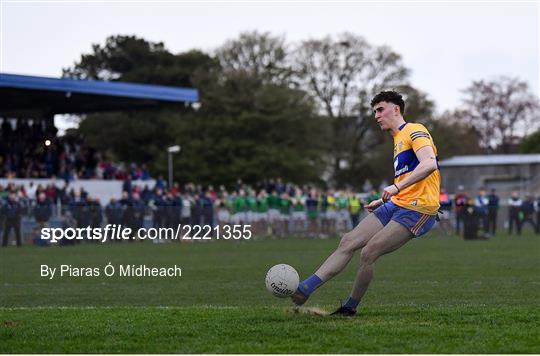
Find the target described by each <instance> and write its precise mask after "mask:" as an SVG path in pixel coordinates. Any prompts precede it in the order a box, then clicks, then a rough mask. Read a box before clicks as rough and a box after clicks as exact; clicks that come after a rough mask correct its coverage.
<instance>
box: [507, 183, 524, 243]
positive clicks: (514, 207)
mask: <svg viewBox="0 0 540 356" xmlns="http://www.w3.org/2000/svg"><path fill="white" fill-rule="evenodd" d="M522 203H523V202H522V201H521V199H520V198H519V193H518V192H517V191H513V192H512V196H511V197H510V199H508V234H509V235H512V230H513V229H514V224H516V228H517V231H518V235H520V234H521V219H520V211H521V204H522Z"/></svg>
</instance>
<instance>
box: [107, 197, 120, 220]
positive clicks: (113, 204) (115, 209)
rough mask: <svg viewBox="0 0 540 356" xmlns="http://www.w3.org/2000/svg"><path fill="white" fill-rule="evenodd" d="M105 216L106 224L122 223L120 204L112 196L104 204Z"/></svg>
mask: <svg viewBox="0 0 540 356" xmlns="http://www.w3.org/2000/svg"><path fill="white" fill-rule="evenodd" d="M105 216H106V217H107V223H108V224H115V225H120V224H121V223H122V205H121V204H120V203H119V202H117V201H116V199H115V198H114V197H113V198H111V200H110V201H109V204H107V206H105Z"/></svg>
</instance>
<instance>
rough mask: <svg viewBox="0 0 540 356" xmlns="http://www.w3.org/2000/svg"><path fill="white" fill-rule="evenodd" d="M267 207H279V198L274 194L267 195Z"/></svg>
mask: <svg viewBox="0 0 540 356" xmlns="http://www.w3.org/2000/svg"><path fill="white" fill-rule="evenodd" d="M267 199H268V207H269V208H270V209H279V207H280V205H281V204H280V200H281V198H280V197H278V196H275V195H270V196H268V198H267Z"/></svg>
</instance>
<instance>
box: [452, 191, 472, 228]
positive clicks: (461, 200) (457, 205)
mask: <svg viewBox="0 0 540 356" xmlns="http://www.w3.org/2000/svg"><path fill="white" fill-rule="evenodd" d="M468 200H469V198H468V197H467V195H466V194H465V191H464V188H463V186H462V185H460V186H458V192H457V194H456V195H455V196H454V212H455V214H456V235H459V234H460V233H461V227H462V225H463V221H464V220H465V209H466V206H467V201H468Z"/></svg>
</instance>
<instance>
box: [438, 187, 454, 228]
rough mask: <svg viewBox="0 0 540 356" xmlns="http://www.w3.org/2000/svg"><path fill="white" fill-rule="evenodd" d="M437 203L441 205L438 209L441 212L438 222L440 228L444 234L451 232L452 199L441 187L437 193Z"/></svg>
mask: <svg viewBox="0 0 540 356" xmlns="http://www.w3.org/2000/svg"><path fill="white" fill-rule="evenodd" d="M439 204H440V205H441V207H440V211H441V212H442V214H441V215H440V221H439V224H440V226H441V229H442V230H443V231H444V233H445V234H446V235H449V234H451V233H452V232H451V230H452V225H451V223H450V212H451V211H452V200H451V199H450V196H449V195H448V194H447V193H446V189H444V188H441V191H440V193H439Z"/></svg>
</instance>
